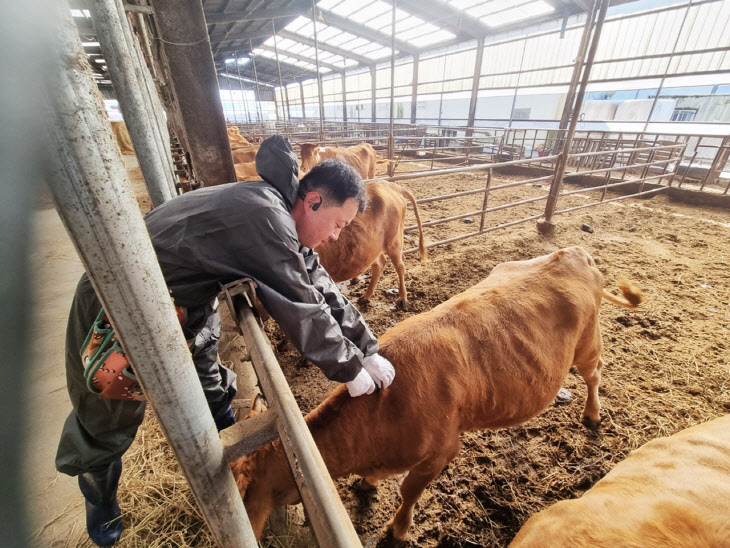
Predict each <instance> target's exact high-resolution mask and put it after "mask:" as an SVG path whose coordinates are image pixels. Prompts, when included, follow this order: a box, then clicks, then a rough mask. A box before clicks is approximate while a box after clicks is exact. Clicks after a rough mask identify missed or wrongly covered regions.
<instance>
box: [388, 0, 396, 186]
mask: <svg viewBox="0 0 730 548" xmlns="http://www.w3.org/2000/svg"><path fill="white" fill-rule="evenodd" d="M391 4H392V8H391V21H390V119H389V121H388V160H391V161H390V162H388V175H393V162H392V160H393V158H394V149H395V137H394V136H393V118H394V116H395V10H396V4H397V1H396V0H391Z"/></svg>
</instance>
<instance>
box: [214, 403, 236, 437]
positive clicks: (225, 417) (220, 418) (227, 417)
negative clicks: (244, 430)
mask: <svg viewBox="0 0 730 548" xmlns="http://www.w3.org/2000/svg"><path fill="white" fill-rule="evenodd" d="M213 420H214V421H215V426H216V428H218V432H220V431H221V430H225V429H226V428H228V427H229V426H233V425H234V424H236V418H235V417H234V416H233V409H231V408H230V407H229V408H228V409H226V410H225V411H223V412H218V413H217V414H216V415H213Z"/></svg>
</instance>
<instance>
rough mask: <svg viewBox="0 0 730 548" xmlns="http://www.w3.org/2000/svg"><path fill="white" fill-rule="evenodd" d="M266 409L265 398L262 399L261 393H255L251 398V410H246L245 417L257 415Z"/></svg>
mask: <svg viewBox="0 0 730 548" xmlns="http://www.w3.org/2000/svg"><path fill="white" fill-rule="evenodd" d="M267 409H268V407H267V406H266V400H265V399H264V397H263V395H261V394H260V393H257V394H256V395H255V396H254V398H253V400H251V411H249V412H248V415H246V418H247V419H250V418H251V417H254V416H256V415H258V414H259V413H263V412H264V411H266V410H267Z"/></svg>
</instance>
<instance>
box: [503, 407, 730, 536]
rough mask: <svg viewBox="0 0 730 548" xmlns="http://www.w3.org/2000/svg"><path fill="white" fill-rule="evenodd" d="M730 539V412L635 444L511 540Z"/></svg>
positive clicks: (545, 511)
mask: <svg viewBox="0 0 730 548" xmlns="http://www.w3.org/2000/svg"><path fill="white" fill-rule="evenodd" d="M564 546H570V547H572V548H589V547H590V548H613V547H615V546H647V547H648V546H662V547H665V548H668V547H674V548H684V547H687V546H695V547H699V546H705V547H710V546H718V547H720V546H730V415H726V416H724V417H721V418H719V419H715V420H713V421H710V422H707V423H705V424H700V425H699V426H694V427H692V428H688V429H687V430H682V431H681V432H679V433H677V434H674V435H673V436H670V437H668V438H660V439H656V440H652V441H650V442H649V443H647V444H645V445H643V446H641V447H640V448H639V449H637V450H635V451H632V452H631V453H630V454H629V456H628V457H626V459H624V460H623V461H622V462H620V463H618V464H617V465H616V466H615V467H614V469H613V470H611V471H610V472H609V473H608V474H606V477H604V478H603V479H602V480H601V481H599V482H598V483H596V485H594V486H593V487H591V488H590V489H589V490H588V491H586V492H585V493H584V494H583V496H582V497H580V498H579V499H575V500H564V501H561V502H558V503H557V504H554V505H553V506H551V507H550V508H548V509H547V510H543V511H542V512H540V513H538V514H536V515H534V516H532V517H531V518H530V519H529V520H528V521H527V523H525V525H524V526H523V527H522V529H521V530H520V532H519V533H518V534H517V536H516V537H515V539H514V541H512V544H510V548H532V547H534V548H538V547H539V548H563V547H564Z"/></svg>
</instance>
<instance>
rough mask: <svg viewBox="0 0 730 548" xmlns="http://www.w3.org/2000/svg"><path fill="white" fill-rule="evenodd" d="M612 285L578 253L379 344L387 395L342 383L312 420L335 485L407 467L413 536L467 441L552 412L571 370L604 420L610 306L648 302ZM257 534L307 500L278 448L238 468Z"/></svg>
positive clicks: (479, 292) (420, 320) (530, 267)
mask: <svg viewBox="0 0 730 548" xmlns="http://www.w3.org/2000/svg"><path fill="white" fill-rule="evenodd" d="M621 289H622V292H623V295H624V298H621V297H616V296H614V295H611V294H610V293H608V292H607V291H606V290H604V289H603V277H602V276H601V273H600V272H599V271H598V269H597V268H596V267H595V262H594V261H593V258H592V257H591V256H590V255H589V254H588V253H587V252H586V251H585V250H584V249H583V248H580V247H572V248H567V249H562V250H560V251H556V252H555V253H552V254H550V255H546V256H544V257H538V258H536V259H532V260H529V261H518V262H510V263H504V264H501V265H498V266H496V267H495V268H494V269H493V270H492V272H491V274H490V275H489V276H488V277H487V278H486V279H485V280H484V281H482V282H481V283H479V284H477V285H475V286H474V287H472V288H470V289H468V290H466V291H464V292H463V293H460V294H459V295H456V296H455V297H452V298H451V299H449V300H448V301H446V302H444V303H442V304H440V305H438V306H437V307H436V308H434V309H433V310H430V311H428V312H424V313H422V314H418V315H416V316H412V317H410V318H408V319H406V320H405V321H402V322H401V323H399V324H397V325H396V326H395V327H393V328H392V329H391V330H390V331H388V332H387V333H385V335H383V336H382V337H381V338H380V354H382V355H383V356H384V357H386V358H387V359H388V360H390V361H391V363H392V364H393V366H394V367H395V370H396V376H395V380H394V381H393V384H391V385H390V387H389V388H387V389H385V390H381V391H380V392H378V393H376V394H374V395H371V396H361V397H358V398H351V397H350V396H349V395H348V393H347V390H346V389H345V387H344V385H341V386H339V387H338V388H337V389H335V391H334V392H333V393H332V394H330V396H329V397H328V398H327V399H326V400H325V401H324V402H323V403H322V404H320V405H319V407H317V408H316V409H315V410H314V411H312V412H311V413H310V414H309V415H307V417H306V421H307V425H308V426H309V429H310V431H311V433H312V436H313V437H314V440H315V442H316V443H317V446H318V447H319V450H320V452H321V454H322V457H323V459H324V461H325V463H326V465H327V468H328V470H329V472H330V474H331V475H332V477H333V478H338V477H342V476H346V475H348V474H357V475H360V476H362V477H363V478H365V480H364V481H365V482H366V484H367V485H371V486H375V485H377V483H378V481H379V480H381V479H383V478H387V477H388V476H392V475H393V474H401V473H403V472H406V471H408V475H407V476H406V477H405V479H404V480H403V483H402V484H401V487H400V489H401V494H402V496H403V503H402V504H401V506H400V508H398V511H397V512H396V514H395V517H394V518H393V520H392V521H391V523H390V528H392V531H393V536H394V537H395V538H396V539H404V538H405V537H406V534H407V531H408V528H409V527H410V525H411V522H412V512H413V506H414V505H415V503H416V502H417V501H418V499H419V498H420V496H421V493H422V492H423V490H424V489H425V488H426V486H427V485H428V483H429V482H430V481H431V480H432V479H434V478H435V477H436V476H437V475H438V474H439V473H440V472H441V470H443V468H444V467H445V466H446V465H447V464H448V463H449V462H450V461H451V460H452V459H453V458H454V457H456V455H457V454H458V452H459V434H460V433H461V432H464V431H468V430H479V429H496V428H506V427H508V426H514V425H518V424H521V423H523V422H525V421H527V420H529V419H530V418H532V417H534V416H535V415H537V414H538V413H540V412H541V411H542V410H544V409H545V408H546V407H547V406H548V405H550V403H551V402H552V401H553V399H554V398H555V395H556V394H557V393H558V389H559V388H560V385H561V383H562V382H563V380H564V379H565V376H566V375H567V374H568V370H569V369H570V368H571V366H575V367H576V368H577V369H578V372H579V373H580V374H581V376H582V377H583V379H584V380H585V382H586V384H587V385H588V397H587V399H586V404H585V409H584V411H583V420H584V422H585V423H587V424H589V425H597V424H598V421H599V407H600V406H599V401H598V383H599V380H600V376H601V368H602V366H603V362H602V361H601V357H600V356H601V336H600V330H599V324H598V309H599V307H600V305H601V299H602V298H606V299H608V300H610V301H611V302H613V303H616V304H619V305H621V306H626V307H635V306H637V305H638V303H639V302H640V301H641V293H640V291H639V290H638V289H637V288H635V287H633V286H631V285H630V284H628V283H624V284H623V286H622V288H621ZM231 467H232V470H233V472H234V475H235V477H236V482H237V485H238V488H239V490H240V492H241V495H242V497H243V499H244V504H245V505H246V510H247V512H248V515H249V518H250V519H251V525H252V526H253V529H254V532H255V534H256V536H257V537H260V536H261V532H262V530H263V527H264V523H265V522H266V519H267V517H268V515H269V513H270V512H271V510H272V508H273V507H274V506H276V505H282V504H293V503H295V502H296V501H297V500H298V498H299V496H298V493H297V488H296V484H295V482H294V478H293V476H292V473H291V471H290V469H289V465H288V462H287V459H286V456H285V455H284V451H283V449H282V447H281V444H280V443H279V442H275V443H273V444H269V445H267V446H265V447H263V448H261V449H260V450H258V451H256V452H254V453H253V454H251V455H248V456H246V457H242V458H240V459H238V460H237V461H235V462H233V463H232V464H231Z"/></svg>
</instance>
